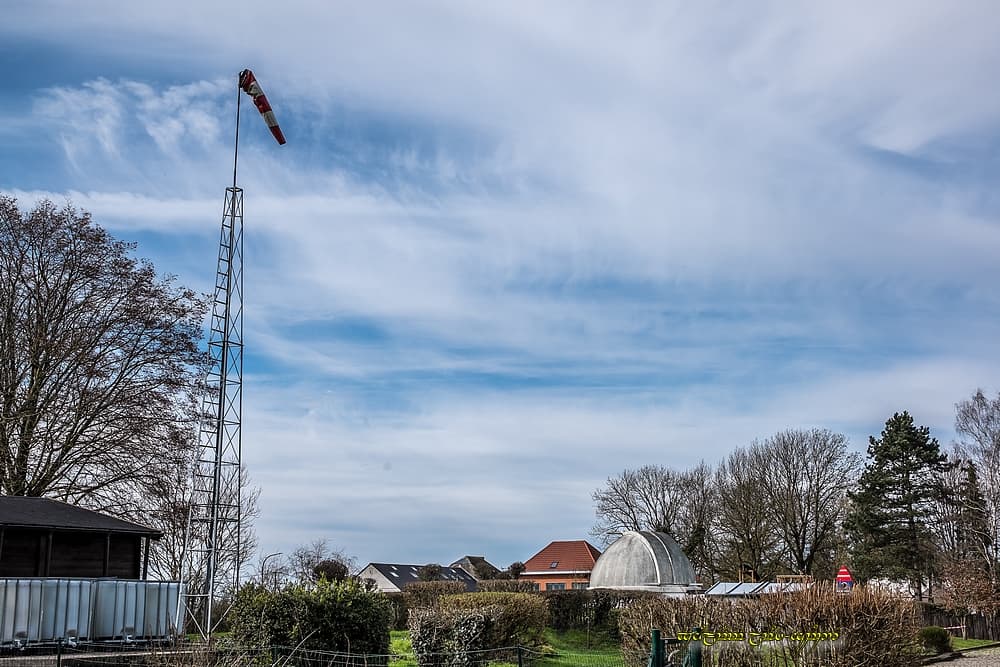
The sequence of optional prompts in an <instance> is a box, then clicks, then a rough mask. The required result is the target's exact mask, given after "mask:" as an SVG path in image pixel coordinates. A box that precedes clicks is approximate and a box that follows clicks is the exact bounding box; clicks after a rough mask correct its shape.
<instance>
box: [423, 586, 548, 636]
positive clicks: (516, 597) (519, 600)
mask: <svg viewBox="0 0 1000 667" xmlns="http://www.w3.org/2000/svg"><path fill="white" fill-rule="evenodd" d="M441 608H442V609H445V610H448V611H460V610H461V611H474V612H480V613H482V614H485V615H486V616H487V617H488V619H489V633H488V636H487V637H486V644H487V647H488V648H498V647H501V646H541V645H542V643H543V641H544V638H543V634H544V632H545V627H546V626H547V625H548V620H549V612H548V609H547V607H546V605H545V602H544V600H542V599H540V598H539V596H537V595H533V594H531V593H465V594H463V595H449V596H448V597H446V598H442V599H441Z"/></svg>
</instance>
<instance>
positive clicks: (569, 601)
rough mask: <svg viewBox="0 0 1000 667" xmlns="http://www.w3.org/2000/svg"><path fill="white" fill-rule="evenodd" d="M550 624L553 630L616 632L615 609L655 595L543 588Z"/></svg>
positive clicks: (608, 590)
mask: <svg viewBox="0 0 1000 667" xmlns="http://www.w3.org/2000/svg"><path fill="white" fill-rule="evenodd" d="M542 595H543V596H544V599H545V602H546V604H547V605H548V608H549V616H550V619H551V620H550V622H549V625H550V627H552V628H553V629H554V630H558V631H559V632H565V631H566V630H607V631H608V632H609V633H610V634H612V635H615V634H617V630H618V619H617V611H618V610H619V609H622V608H624V607H625V606H627V605H629V604H631V603H632V602H634V601H635V600H642V599H648V598H656V597H659V596H657V594H656V593H650V592H645V591H616V590H610V589H603V588H597V589H593V590H569V591H545V592H544V593H542Z"/></svg>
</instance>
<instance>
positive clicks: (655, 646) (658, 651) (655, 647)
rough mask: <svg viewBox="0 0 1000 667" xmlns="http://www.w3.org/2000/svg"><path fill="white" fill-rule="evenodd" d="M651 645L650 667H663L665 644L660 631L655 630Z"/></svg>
mask: <svg viewBox="0 0 1000 667" xmlns="http://www.w3.org/2000/svg"><path fill="white" fill-rule="evenodd" d="M650 644H651V646H650V648H649V667H663V642H662V641H661V640H660V631H659V630H653V632H652V637H651V642H650Z"/></svg>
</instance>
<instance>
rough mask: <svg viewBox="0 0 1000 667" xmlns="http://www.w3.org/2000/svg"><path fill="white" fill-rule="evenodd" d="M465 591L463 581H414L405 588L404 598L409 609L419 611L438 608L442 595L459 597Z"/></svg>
mask: <svg viewBox="0 0 1000 667" xmlns="http://www.w3.org/2000/svg"><path fill="white" fill-rule="evenodd" d="M465 591H466V588H465V584H464V583H463V582H461V581H414V582H413V583H409V584H407V585H406V586H405V587H404V588H403V597H404V598H405V599H406V606H407V607H408V608H410V609H417V608H422V607H436V606H437V604H438V598H440V597H441V596H442V595H457V594H459V593H465Z"/></svg>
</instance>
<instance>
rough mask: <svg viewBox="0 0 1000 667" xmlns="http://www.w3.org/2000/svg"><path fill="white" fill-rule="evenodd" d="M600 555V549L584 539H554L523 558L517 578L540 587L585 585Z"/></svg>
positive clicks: (559, 587)
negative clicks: (528, 556)
mask: <svg viewBox="0 0 1000 667" xmlns="http://www.w3.org/2000/svg"><path fill="white" fill-rule="evenodd" d="M600 557H601V552H600V551H598V550H597V548H596V547H595V546H594V545H592V544H590V543H589V542H587V541H586V540H557V541H555V542H550V543H549V545H548V546H547V547H545V548H544V549H542V550H541V551H539V552H538V553H536V554H535V555H534V556H532V557H531V558H529V559H528V560H526V561H525V562H524V572H522V573H521V576H520V577H519V578H520V579H525V580H527V581H530V582H532V583H533V584H534V585H535V588H536V589H537V590H543V591H561V590H566V589H573V588H577V589H580V588H587V586H588V585H589V582H590V572H591V571H592V570H593V569H594V563H596V562H597V559H598V558H600Z"/></svg>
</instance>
